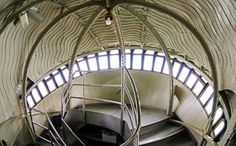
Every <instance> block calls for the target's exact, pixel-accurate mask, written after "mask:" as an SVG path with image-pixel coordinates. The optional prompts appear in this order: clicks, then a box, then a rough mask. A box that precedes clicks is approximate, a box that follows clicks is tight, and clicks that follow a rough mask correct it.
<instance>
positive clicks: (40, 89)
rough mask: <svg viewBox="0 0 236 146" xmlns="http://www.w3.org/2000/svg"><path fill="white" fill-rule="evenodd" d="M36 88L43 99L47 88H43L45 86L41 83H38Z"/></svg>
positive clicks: (46, 93)
mask: <svg viewBox="0 0 236 146" xmlns="http://www.w3.org/2000/svg"><path fill="white" fill-rule="evenodd" d="M38 88H39V91H40V93H41V95H42V96H43V97H45V96H46V95H48V90H47V88H46V87H45V84H44V83H43V82H42V81H41V82H39V83H38Z"/></svg>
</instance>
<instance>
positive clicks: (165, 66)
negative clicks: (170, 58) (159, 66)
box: [163, 61, 169, 74]
mask: <svg viewBox="0 0 236 146" xmlns="http://www.w3.org/2000/svg"><path fill="white" fill-rule="evenodd" d="M163 73H164V74H169V68H168V64H167V61H165V63H164V68H163Z"/></svg>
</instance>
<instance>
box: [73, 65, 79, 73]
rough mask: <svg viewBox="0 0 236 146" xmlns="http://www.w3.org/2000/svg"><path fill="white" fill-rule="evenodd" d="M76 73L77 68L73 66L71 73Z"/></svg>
mask: <svg viewBox="0 0 236 146" xmlns="http://www.w3.org/2000/svg"><path fill="white" fill-rule="evenodd" d="M76 71H77V72H78V71H79V69H78V66H77V65H76V64H74V65H73V69H72V73H75V72H76Z"/></svg>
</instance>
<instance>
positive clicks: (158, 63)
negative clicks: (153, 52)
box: [154, 56, 164, 72]
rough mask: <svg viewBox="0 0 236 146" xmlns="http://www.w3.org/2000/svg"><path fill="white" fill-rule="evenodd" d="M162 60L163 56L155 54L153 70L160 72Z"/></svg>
mask: <svg viewBox="0 0 236 146" xmlns="http://www.w3.org/2000/svg"><path fill="white" fill-rule="evenodd" d="M163 61H164V58H163V57H159V56H156V60H155V65H154V71H155V72H161V69H162V65H163Z"/></svg>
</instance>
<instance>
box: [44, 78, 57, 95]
mask: <svg viewBox="0 0 236 146" xmlns="http://www.w3.org/2000/svg"><path fill="white" fill-rule="evenodd" d="M46 84H47V86H48V89H49V91H50V92H52V91H54V90H55V89H56V85H55V84H54V82H53V80H52V79H50V80H48V81H46Z"/></svg>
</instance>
